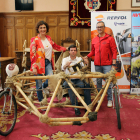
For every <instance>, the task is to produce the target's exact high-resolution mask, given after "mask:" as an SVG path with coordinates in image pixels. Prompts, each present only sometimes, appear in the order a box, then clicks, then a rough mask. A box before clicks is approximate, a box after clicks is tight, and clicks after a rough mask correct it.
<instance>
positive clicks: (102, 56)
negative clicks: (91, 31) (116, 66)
mask: <svg viewBox="0 0 140 140" xmlns="http://www.w3.org/2000/svg"><path fill="white" fill-rule="evenodd" d="M93 55H95V59H94V65H98V66H105V65H112V60H113V59H116V57H117V46H116V43H115V40H114V38H113V37H112V36H110V35H108V34H106V33H105V36H104V37H99V36H97V37H95V38H93V39H92V50H91V52H90V53H89V54H88V55H87V56H88V57H91V56H93Z"/></svg>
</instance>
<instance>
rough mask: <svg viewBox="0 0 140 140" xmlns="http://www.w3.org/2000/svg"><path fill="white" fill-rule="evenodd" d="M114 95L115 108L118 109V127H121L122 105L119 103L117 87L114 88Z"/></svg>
mask: <svg viewBox="0 0 140 140" xmlns="http://www.w3.org/2000/svg"><path fill="white" fill-rule="evenodd" d="M114 96H115V109H116V114H117V121H118V129H121V120H120V107H119V103H118V96H117V89H116V88H114Z"/></svg>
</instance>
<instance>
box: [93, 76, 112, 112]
mask: <svg viewBox="0 0 140 140" xmlns="http://www.w3.org/2000/svg"><path fill="white" fill-rule="evenodd" d="M111 80H112V79H109V81H108V82H107V85H106V87H105V89H104V92H103V94H102V96H101V98H100V101H99V103H98V105H97V107H96V109H95V112H98V111H99V108H100V106H101V104H102V102H103V100H104V97H105V95H106V92H107V90H108V87H109V85H110V83H111Z"/></svg>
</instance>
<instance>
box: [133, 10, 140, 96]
mask: <svg viewBox="0 0 140 140" xmlns="http://www.w3.org/2000/svg"><path fill="white" fill-rule="evenodd" d="M131 14H132V51H131V93H132V94H140V12H139V11H135V12H132V13H131Z"/></svg>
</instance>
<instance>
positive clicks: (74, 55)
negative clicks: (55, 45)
mask: <svg viewBox="0 0 140 140" xmlns="http://www.w3.org/2000/svg"><path fill="white" fill-rule="evenodd" d="M69 54H70V56H71V57H76V54H77V50H76V48H70V51H69Z"/></svg>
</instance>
